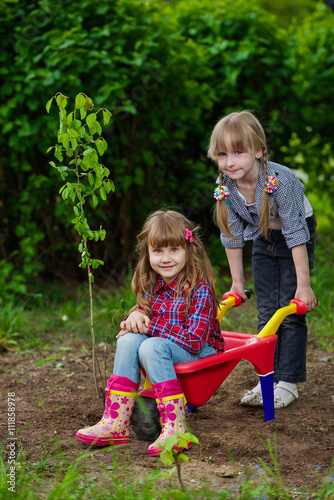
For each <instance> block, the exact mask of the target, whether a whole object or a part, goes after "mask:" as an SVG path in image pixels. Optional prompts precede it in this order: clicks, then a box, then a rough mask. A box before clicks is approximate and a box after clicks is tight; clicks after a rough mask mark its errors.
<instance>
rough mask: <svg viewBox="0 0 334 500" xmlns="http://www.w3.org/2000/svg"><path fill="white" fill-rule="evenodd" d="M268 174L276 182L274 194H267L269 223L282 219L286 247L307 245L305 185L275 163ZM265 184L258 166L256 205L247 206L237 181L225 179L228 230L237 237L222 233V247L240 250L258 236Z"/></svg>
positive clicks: (290, 171)
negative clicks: (227, 192) (238, 188)
mask: <svg viewBox="0 0 334 500" xmlns="http://www.w3.org/2000/svg"><path fill="white" fill-rule="evenodd" d="M268 175H272V176H274V177H276V179H277V181H278V188H277V191H274V192H273V193H271V194H270V195H269V203H270V214H269V220H273V219H277V218H278V217H279V218H280V219H281V222H282V234H283V236H284V238H285V241H286V244H287V246H288V247H289V248H292V247H294V246H297V245H302V244H303V243H306V242H307V241H309V239H310V233H309V229H308V226H307V222H306V216H305V207H304V185H303V184H302V183H301V182H300V180H299V179H298V178H297V176H296V175H295V173H294V172H292V170H290V169H289V168H287V167H284V166H283V165H279V164H278V163H273V162H268ZM264 182H265V177H264V171H263V165H262V164H261V166H260V172H259V181H258V184H257V187H256V191H255V206H251V207H247V206H246V204H245V202H244V201H243V200H242V198H241V196H240V195H239V194H238V190H237V185H236V182H235V181H234V180H232V179H231V178H230V177H228V176H225V181H224V183H225V184H226V186H227V187H228V189H229V190H230V196H229V197H228V199H227V201H226V207H227V212H228V218H229V229H230V231H231V233H232V234H233V235H234V236H235V238H236V239H233V240H230V239H229V238H228V237H227V236H225V235H224V234H223V233H221V234H220V239H221V242H222V244H223V245H224V246H225V247H227V248H238V247H239V248H240V247H243V246H244V245H245V241H247V240H255V239H257V238H259V237H260V236H261V231H262V229H261V228H260V229H258V225H259V222H260V217H259V215H260V207H261V200H262V193H263V187H264ZM217 183H219V178H218V179H217ZM224 203H225V202H224Z"/></svg>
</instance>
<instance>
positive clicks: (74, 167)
mask: <svg viewBox="0 0 334 500" xmlns="http://www.w3.org/2000/svg"><path fill="white" fill-rule="evenodd" d="M53 101H55V102H56V104H57V106H58V110H59V130H58V133H57V140H58V142H57V144H56V145H55V146H51V147H50V148H49V149H48V150H47V152H50V151H51V150H53V154H54V156H55V158H56V159H57V160H58V162H59V163H60V164H58V165H57V164H56V163H55V162H54V161H50V162H49V164H50V165H51V166H52V167H53V168H55V169H56V170H57V171H58V172H59V174H60V176H61V179H62V181H64V184H63V185H62V186H61V188H60V189H59V193H60V194H61V196H62V198H63V200H65V201H66V202H67V203H69V204H71V205H72V207H73V212H74V218H73V220H72V223H73V225H74V229H75V231H77V233H78V234H79V237H80V243H79V246H78V250H79V252H80V255H81V262H80V264H79V266H80V267H82V268H85V269H87V277H88V286H89V303H90V332H91V341H92V350H93V374H94V381H95V388H96V392H97V395H98V396H99V397H100V398H101V399H102V401H103V404H104V398H105V395H104V390H103V388H102V387H101V386H100V385H99V383H98V376H97V372H98V374H99V377H100V379H101V382H102V384H103V387H105V386H106V380H104V379H103V377H102V374H101V370H100V366H99V362H98V358H97V354H96V345H95V332H94V315H93V312H94V310H93V283H94V275H93V270H94V269H97V268H98V267H99V266H101V265H103V264H104V262H103V261H102V260H99V259H94V258H92V256H91V254H90V252H89V247H88V242H89V241H92V240H95V241H99V240H101V241H103V240H104V239H105V237H106V231H105V230H104V229H102V227H101V226H100V228H99V229H98V230H93V229H91V228H90V226H89V223H88V220H87V216H86V212H85V206H86V203H87V201H88V199H90V200H91V204H92V206H93V207H94V208H95V207H96V206H97V205H98V204H99V203H100V202H101V201H106V199H107V196H108V194H109V193H110V192H111V191H114V190H115V187H114V184H113V182H112V181H111V180H110V179H109V174H110V171H109V169H108V168H107V167H105V166H104V165H103V164H102V163H100V157H102V156H103V154H104V153H105V152H106V150H107V147H108V145H107V142H106V141H105V139H104V138H103V137H102V126H101V124H100V122H99V120H98V115H99V116H101V115H102V116H101V118H102V120H103V124H104V125H108V123H109V121H110V117H111V113H110V111H108V110H107V109H105V108H101V109H99V110H98V111H96V112H95V111H94V104H93V102H92V99H90V97H88V96H87V95H85V94H84V93H82V92H80V93H79V94H77V96H76V98H75V107H74V110H73V111H71V112H70V113H67V111H66V106H67V103H68V97H66V96H65V95H63V94H62V93H60V92H58V93H57V94H56V95H54V96H53V97H52V98H51V99H50V100H49V101H48V102H47V104H46V111H47V113H49V112H50V108H51V105H52V102H53Z"/></svg>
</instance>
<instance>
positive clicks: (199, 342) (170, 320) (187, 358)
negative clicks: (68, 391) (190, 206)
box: [76, 210, 224, 455]
mask: <svg viewBox="0 0 334 500" xmlns="http://www.w3.org/2000/svg"><path fill="white" fill-rule="evenodd" d="M137 239H138V247H137V250H138V255H139V260H138V264H137V267H136V270H135V273H134V276H133V279H132V288H133V290H134V292H135V294H136V296H137V304H136V306H135V307H134V308H133V309H131V311H130V313H129V315H128V316H127V317H126V318H125V319H124V321H122V322H121V331H120V332H119V333H118V335H117V337H116V338H117V339H118V340H117V346H116V354H115V360H114V370H113V374H112V375H111V377H110V379H109V380H108V384H107V388H106V405H105V411H104V415H103V417H102V419H101V420H100V422H99V423H97V424H96V425H94V426H93V427H88V428H85V429H80V430H79V431H78V432H77V433H76V438H77V439H79V440H81V441H84V442H85V443H88V444H94V445H110V444H113V445H120V444H124V443H127V442H128V440H129V437H130V436H129V429H130V420H131V414H132V410H133V407H134V403H135V399H136V396H137V392H138V387H139V381H140V375H141V371H140V366H142V367H143V368H144V370H145V372H146V375H147V377H148V379H149V380H150V382H151V383H152V388H153V390H154V393H155V398H156V401H157V404H158V409H159V412H160V416H161V421H162V431H161V434H160V436H159V437H158V438H157V439H156V441H155V442H154V443H152V444H151V445H150V446H149V448H148V453H149V455H159V454H160V453H162V449H161V448H160V446H163V445H164V442H165V440H166V438H167V437H169V436H171V435H173V434H176V433H180V432H181V433H184V432H186V427H185V414H184V396H183V391H182V388H181V384H180V382H179V379H178V378H177V377H176V374H175V370H174V365H175V364H182V363H189V362H191V361H196V360H198V359H202V358H205V357H207V356H212V355H213V354H216V353H217V352H221V351H223V350H224V340H223V338H222V336H221V330H220V325H219V322H218V320H217V307H218V304H219V302H218V299H217V296H216V294H215V287H214V285H215V274H214V271H213V269H212V267H211V264H210V261H209V258H208V256H207V254H206V252H205V249H204V245H203V243H202V241H201V239H200V237H199V227H195V226H194V224H193V223H192V222H190V221H189V220H188V219H186V218H185V217H184V216H183V215H181V214H180V213H178V212H175V211H172V210H166V211H157V212H154V213H153V214H152V215H150V216H149V217H148V219H147V221H146V223H145V225H144V227H143V229H142V231H141V233H140V234H139V235H138V237H137ZM188 446H189V447H190V446H191V443H189V445H188ZM175 448H176V449H178V451H180V450H181V448H178V447H177V446H175Z"/></svg>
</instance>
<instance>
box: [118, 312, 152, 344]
mask: <svg viewBox="0 0 334 500" xmlns="http://www.w3.org/2000/svg"><path fill="white" fill-rule="evenodd" d="M150 322H151V320H150V318H149V317H148V316H146V314H144V313H142V312H141V311H133V312H132V313H131V314H129V316H128V317H127V319H126V320H124V321H122V322H121V324H120V327H121V331H120V332H119V333H118V335H116V338H117V339H118V337H121V336H122V335H125V334H126V333H128V332H132V333H143V334H146V333H147V332H148V328H149V326H150Z"/></svg>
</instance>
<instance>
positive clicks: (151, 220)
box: [131, 210, 219, 316]
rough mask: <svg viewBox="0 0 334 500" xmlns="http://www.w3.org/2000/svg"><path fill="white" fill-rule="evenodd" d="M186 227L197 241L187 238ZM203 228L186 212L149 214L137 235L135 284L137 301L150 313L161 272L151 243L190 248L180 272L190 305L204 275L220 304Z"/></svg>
mask: <svg viewBox="0 0 334 500" xmlns="http://www.w3.org/2000/svg"><path fill="white" fill-rule="evenodd" d="M186 229H189V230H191V231H192V235H193V238H194V241H193V242H189V240H186V231H185V230H186ZM199 229H200V228H199V226H195V225H194V224H193V223H192V222H190V221H189V220H188V219H187V218H186V217H184V215H182V214H180V213H179V212H175V211H173V210H158V211H156V212H153V213H152V214H151V215H150V216H149V217H148V218H147V220H146V222H145V224H144V227H143V229H142V231H141V233H140V234H139V235H138V236H137V240H138V243H137V254H138V263H137V266H136V269H135V272H134V275H133V278H132V282H131V286H132V290H133V291H134V292H135V294H136V296H137V305H139V306H140V307H142V308H143V310H144V312H145V314H147V315H148V316H150V313H151V307H150V301H151V300H152V298H153V295H154V289H155V287H156V284H157V273H156V272H155V271H154V270H153V269H152V267H151V265H150V261H149V245H152V246H154V247H157V248H163V247H167V246H176V247H177V246H180V247H182V248H184V249H185V250H186V264H185V267H184V268H183V270H182V271H181V273H180V274H179V279H178V286H179V287H181V286H182V285H183V286H184V290H185V293H186V298H187V302H188V306H189V304H190V295H191V293H192V291H193V290H194V288H195V287H196V285H197V284H198V283H199V282H200V280H201V279H202V278H204V279H206V281H207V282H208V284H209V287H210V289H211V292H212V295H213V298H214V302H215V304H216V305H218V304H219V301H218V299H217V296H216V293H215V281H216V275H215V272H214V270H213V268H212V266H211V263H210V260H209V258H208V256H207V254H206V251H205V248H204V245H203V243H202V241H201V239H200V237H199ZM136 307H137V306H136ZM133 309H135V308H133ZM133 309H132V310H133Z"/></svg>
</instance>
